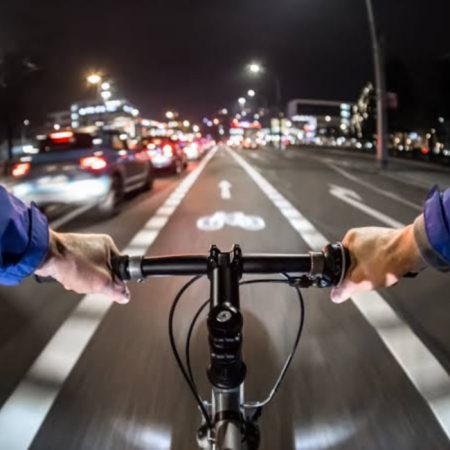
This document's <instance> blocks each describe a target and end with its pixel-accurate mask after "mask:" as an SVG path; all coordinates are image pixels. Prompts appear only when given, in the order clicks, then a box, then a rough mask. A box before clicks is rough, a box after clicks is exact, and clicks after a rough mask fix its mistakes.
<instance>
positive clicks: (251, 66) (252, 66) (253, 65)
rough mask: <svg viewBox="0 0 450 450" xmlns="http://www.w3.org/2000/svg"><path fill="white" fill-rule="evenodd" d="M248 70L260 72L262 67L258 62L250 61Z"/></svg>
mask: <svg viewBox="0 0 450 450" xmlns="http://www.w3.org/2000/svg"><path fill="white" fill-rule="evenodd" d="M248 70H249V71H250V72H251V73H260V72H262V67H261V65H260V64H258V63H250V64H249V65H248Z"/></svg>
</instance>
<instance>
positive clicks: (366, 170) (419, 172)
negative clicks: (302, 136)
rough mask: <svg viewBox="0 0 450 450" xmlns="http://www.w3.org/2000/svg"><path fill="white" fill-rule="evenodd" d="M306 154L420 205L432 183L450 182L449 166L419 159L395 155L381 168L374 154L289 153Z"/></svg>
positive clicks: (293, 153) (294, 151) (290, 152)
mask: <svg viewBox="0 0 450 450" xmlns="http://www.w3.org/2000/svg"><path fill="white" fill-rule="evenodd" d="M299 155H300V156H304V157H305V156H307V157H311V158H317V159H318V160H321V161H323V162H324V163H326V164H331V166H332V167H333V168H334V170H339V169H341V170H342V169H344V170H345V171H350V172H352V173H353V174H354V175H356V176H359V177H361V178H362V179H363V180H364V181H366V182H369V183H372V184H373V185H374V186H380V185H381V187H382V189H386V190H388V191H391V192H396V193H398V194H400V195H402V196H404V197H405V198H412V199H416V203H417V205H419V206H421V205H422V204H423V200H424V199H425V198H426V195H427V193H428V192H429V190H430V189H431V187H432V186H434V185H436V184H438V185H440V186H441V188H446V187H448V186H450V171H449V170H448V168H445V167H441V166H438V165H435V164H431V163H428V164H426V163H423V162H422V163H418V162H413V161H408V160H406V161H405V160H402V159H394V158H392V159H391V161H390V164H389V168H388V169H386V170H383V171H380V170H379V169H378V167H377V164H376V161H375V156H373V155H360V156H361V157H358V155H355V154H352V153H349V152H342V151H341V152H338V153H337V152H336V151H333V150H331V151H329V150H324V149H320V150H319V149H292V150H288V152H287V156H288V157H289V156H290V157H293V158H294V157H297V156H299Z"/></svg>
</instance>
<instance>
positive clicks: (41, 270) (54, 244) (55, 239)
mask: <svg viewBox="0 0 450 450" xmlns="http://www.w3.org/2000/svg"><path fill="white" fill-rule="evenodd" d="M63 251H64V245H63V243H62V239H61V235H60V234H59V233H57V232H56V231H53V230H49V243H48V251H47V255H46V256H45V258H44V260H43V261H42V264H41V265H40V266H39V267H38V269H37V270H36V274H37V275H41V276H51V275H52V273H54V271H55V266H56V265H57V262H58V261H59V260H60V259H61V256H62V254H63Z"/></svg>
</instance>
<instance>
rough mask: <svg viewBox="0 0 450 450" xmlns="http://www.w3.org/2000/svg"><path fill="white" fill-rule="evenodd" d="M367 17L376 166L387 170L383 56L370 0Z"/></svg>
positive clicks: (367, 5) (367, 4)
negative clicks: (374, 101)
mask: <svg viewBox="0 0 450 450" xmlns="http://www.w3.org/2000/svg"><path fill="white" fill-rule="evenodd" d="M366 7H367V16H368V19H369V28H370V36H371V41H372V54H373V66H374V75H375V92H376V99H377V154H376V158H377V164H378V166H379V168H380V169H385V168H387V165H388V148H387V143H388V139H387V135H388V125H387V111H386V79H385V71H384V55H383V50H382V46H381V41H380V36H379V33H378V30H377V27H376V23H375V14H374V10H373V4H372V0H366Z"/></svg>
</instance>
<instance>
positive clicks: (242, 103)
mask: <svg viewBox="0 0 450 450" xmlns="http://www.w3.org/2000/svg"><path fill="white" fill-rule="evenodd" d="M246 101H247V100H246V99H245V98H244V97H239V98H238V103H239V104H240V105H241V106H244V105H245V102H246Z"/></svg>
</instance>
